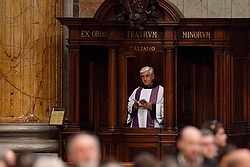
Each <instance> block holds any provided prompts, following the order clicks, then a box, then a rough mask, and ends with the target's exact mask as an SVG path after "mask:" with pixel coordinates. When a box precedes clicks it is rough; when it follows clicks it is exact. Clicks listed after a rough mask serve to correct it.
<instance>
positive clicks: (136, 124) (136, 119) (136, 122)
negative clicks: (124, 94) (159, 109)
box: [132, 86, 159, 128]
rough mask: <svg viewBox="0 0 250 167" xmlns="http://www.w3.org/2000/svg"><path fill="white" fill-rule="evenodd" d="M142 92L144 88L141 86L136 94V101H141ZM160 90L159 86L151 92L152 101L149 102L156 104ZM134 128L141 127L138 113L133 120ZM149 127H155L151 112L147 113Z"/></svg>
mask: <svg viewBox="0 0 250 167" xmlns="http://www.w3.org/2000/svg"><path fill="white" fill-rule="evenodd" d="M141 90H142V87H141V86H140V87H139V88H138V89H137V91H136V93H135V99H136V100H137V101H139V99H140V95H141ZM158 90H159V86H156V87H154V88H152V92H151V95H150V100H149V101H150V102H151V103H152V104H156V101H157V95H158ZM132 127H134V128H136V127H139V123H138V113H137V114H136V115H135V116H134V118H133V123H132ZM147 127H154V120H153V119H152V118H151V115H150V111H149V110H148V111H147Z"/></svg>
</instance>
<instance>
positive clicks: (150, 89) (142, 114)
mask: <svg viewBox="0 0 250 167" xmlns="http://www.w3.org/2000/svg"><path fill="white" fill-rule="evenodd" d="M140 77H141V80H142V85H141V86H139V87H137V88H136V89H135V90H134V91H133V93H132V95H131V96H130V97H129V99H128V115H127V122H126V123H127V125H129V126H130V127H134V128H147V127H155V128H160V127H162V125H163V121H164V96H163V93H164V89H163V87H162V86H161V85H159V83H158V82H157V80H156V79H155V76H154V69H153V68H152V67H148V66H146V67H143V68H142V69H141V70H140Z"/></svg>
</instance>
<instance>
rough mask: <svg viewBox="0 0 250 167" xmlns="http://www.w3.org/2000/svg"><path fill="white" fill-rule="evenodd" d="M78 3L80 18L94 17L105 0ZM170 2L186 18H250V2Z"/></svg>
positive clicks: (178, 0) (197, 0)
mask: <svg viewBox="0 0 250 167" xmlns="http://www.w3.org/2000/svg"><path fill="white" fill-rule="evenodd" d="M74 1H75V0H74ZM77 1H79V16H80V17H93V16H94V14H95V11H96V10H97V9H98V7H99V6H100V4H101V3H102V2H103V1H104V0H77ZM166 1H168V0H166ZM169 2H171V3H173V4H174V5H175V6H176V7H177V8H178V9H179V10H180V11H181V12H182V13H183V14H184V16H185V17H186V18H249V17H250V0H169Z"/></svg>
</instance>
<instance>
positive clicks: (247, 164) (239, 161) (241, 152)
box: [219, 148, 250, 167]
mask: <svg viewBox="0 0 250 167" xmlns="http://www.w3.org/2000/svg"><path fill="white" fill-rule="evenodd" d="M219 167H250V151H249V150H248V149H246V148H239V149H235V150H232V151H230V152H229V153H227V154H226V155H224V156H223V157H222V159H221V161H220V164H219Z"/></svg>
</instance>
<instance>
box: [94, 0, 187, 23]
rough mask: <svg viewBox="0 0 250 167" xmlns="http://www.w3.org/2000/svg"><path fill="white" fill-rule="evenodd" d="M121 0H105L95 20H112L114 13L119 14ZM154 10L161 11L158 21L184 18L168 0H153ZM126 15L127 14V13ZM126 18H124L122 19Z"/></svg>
mask: <svg viewBox="0 0 250 167" xmlns="http://www.w3.org/2000/svg"><path fill="white" fill-rule="evenodd" d="M120 1H121V0H112V1H111V0H105V1H104V2H103V3H102V4H101V6H100V7H99V8H98V10H97V11H96V13H95V15H94V19H95V20H99V21H105V20H112V18H113V17H114V16H116V15H119V14H121V13H120V12H121V11H119V9H121V8H123V6H122V4H121V2H120ZM155 2H156V8H157V9H156V10H157V11H158V12H159V13H161V19H160V20H159V21H178V20H180V19H181V18H184V15H183V14H182V12H181V11H180V10H179V9H178V8H177V7H176V6H175V5H174V4H173V3H171V2H170V1H168V0H155ZM127 15H128V14H127ZM124 20H126V18H125V19H124Z"/></svg>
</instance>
